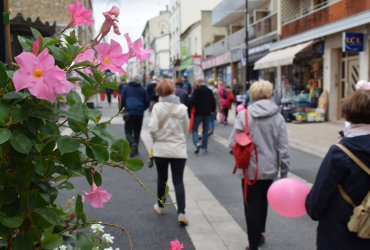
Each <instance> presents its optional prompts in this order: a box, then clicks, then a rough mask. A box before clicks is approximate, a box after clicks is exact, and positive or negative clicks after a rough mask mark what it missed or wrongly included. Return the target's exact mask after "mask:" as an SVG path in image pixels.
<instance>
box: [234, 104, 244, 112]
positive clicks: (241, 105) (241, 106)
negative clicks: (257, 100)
mask: <svg viewBox="0 0 370 250" xmlns="http://www.w3.org/2000/svg"><path fill="white" fill-rule="evenodd" d="M244 109H245V106H244V105H243V104H239V105H238V106H237V107H236V113H239V112H240V111H242V110H244Z"/></svg>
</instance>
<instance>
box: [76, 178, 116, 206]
mask: <svg viewBox="0 0 370 250" xmlns="http://www.w3.org/2000/svg"><path fill="white" fill-rule="evenodd" d="M85 195H86V196H84V197H83V198H82V202H86V201H88V202H90V204H91V206H92V207H95V208H103V207H104V206H103V203H104V202H108V201H109V200H110V198H112V195H111V194H110V193H108V192H107V191H106V190H104V189H103V188H101V187H97V186H96V185H95V183H93V184H92V185H91V192H90V193H87V192H85Z"/></svg>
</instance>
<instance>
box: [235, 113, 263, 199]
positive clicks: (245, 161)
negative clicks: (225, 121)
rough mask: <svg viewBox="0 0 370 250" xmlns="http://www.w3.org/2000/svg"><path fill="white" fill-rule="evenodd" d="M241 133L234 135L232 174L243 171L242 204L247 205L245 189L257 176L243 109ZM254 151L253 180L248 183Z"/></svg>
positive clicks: (254, 181)
mask: <svg viewBox="0 0 370 250" xmlns="http://www.w3.org/2000/svg"><path fill="white" fill-rule="evenodd" d="M244 127H245V128H244V132H243V133H237V134H236V135H235V144H234V146H233V149H232V152H233V156H234V159H235V167H234V170H233V174H235V172H236V170H237V169H242V170H243V175H244V190H243V193H244V202H245V203H246V204H247V188H248V185H253V184H255V183H256V181H257V176H258V153H257V148H256V145H255V144H254V142H253V141H252V139H251V137H250V134H249V128H248V109H245V126H244ZM253 151H255V154H256V174H255V175H254V180H253V181H250V180H249V177H248V166H249V161H250V159H251V155H252V152H253Z"/></svg>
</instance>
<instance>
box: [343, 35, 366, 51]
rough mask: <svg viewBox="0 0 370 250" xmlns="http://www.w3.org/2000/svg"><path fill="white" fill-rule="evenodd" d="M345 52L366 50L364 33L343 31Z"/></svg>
mask: <svg viewBox="0 0 370 250" xmlns="http://www.w3.org/2000/svg"><path fill="white" fill-rule="evenodd" d="M342 49H343V52H361V51H364V34H363V33H353V32H343V44H342Z"/></svg>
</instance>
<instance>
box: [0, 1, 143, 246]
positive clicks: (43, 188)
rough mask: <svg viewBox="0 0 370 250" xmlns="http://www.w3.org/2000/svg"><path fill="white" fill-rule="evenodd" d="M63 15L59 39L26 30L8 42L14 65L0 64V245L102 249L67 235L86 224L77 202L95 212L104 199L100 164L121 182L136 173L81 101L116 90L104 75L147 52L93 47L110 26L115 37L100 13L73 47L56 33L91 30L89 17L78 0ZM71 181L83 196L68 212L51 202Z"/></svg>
mask: <svg viewBox="0 0 370 250" xmlns="http://www.w3.org/2000/svg"><path fill="white" fill-rule="evenodd" d="M68 11H69V12H70V14H71V20H70V22H69V23H68V25H67V27H66V28H65V29H64V30H63V31H62V32H60V33H59V34H58V35H55V36H52V37H43V36H42V35H41V34H40V33H39V32H38V31H37V30H36V29H32V33H33V37H34V39H27V38H24V37H18V40H19V42H20V44H21V45H22V47H23V49H24V51H23V52H22V53H21V54H19V55H18V56H16V57H15V62H16V63H15V64H14V63H12V62H8V64H3V63H0V248H1V247H6V248H7V249H22V250H25V249H26V250H27V249H72V248H76V249H92V248H93V247H97V246H101V247H105V245H104V246H103V245H102V244H103V243H102V242H100V243H97V242H94V240H93V239H92V238H91V237H89V236H88V235H87V234H85V233H83V232H77V233H76V230H77V229H79V228H81V227H85V226H87V225H89V224H91V223H89V222H88V221H87V219H86V215H85V213H84V210H83V206H84V203H85V202H90V204H91V206H93V207H95V208H102V207H103V205H104V203H105V202H108V201H109V200H110V199H111V194H110V193H109V192H108V191H107V190H105V189H104V188H103V187H102V177H101V171H102V169H103V167H104V166H110V167H116V168H120V169H123V170H125V171H127V172H128V173H130V174H131V175H133V171H137V170H140V169H141V168H142V167H143V162H142V161H141V160H140V159H135V158H130V157H129V155H130V146H129V143H128V142H127V141H126V140H124V139H116V138H114V137H113V135H111V133H110V132H109V130H108V129H107V126H108V125H109V124H110V122H111V120H112V119H113V117H112V118H111V119H109V120H105V121H104V120H102V113H101V111H99V110H96V109H90V108H88V107H87V105H86V103H87V100H89V98H91V97H92V96H94V95H95V94H97V93H98V92H99V91H102V90H103V89H105V88H112V89H114V88H116V84H115V83H112V82H110V81H109V78H108V76H107V74H106V70H109V71H111V72H113V73H119V74H122V73H124V70H123V68H122V66H123V65H124V64H126V63H127V62H128V60H129V59H130V58H132V57H135V56H136V55H138V56H139V57H140V60H143V59H146V58H147V57H148V53H149V52H148V51H147V50H144V49H142V43H140V42H134V45H132V43H131V45H130V46H131V47H132V48H130V49H129V51H128V52H127V53H123V51H122V48H121V45H120V44H119V43H118V42H116V41H114V40H112V41H111V42H110V43H100V41H101V40H102V38H103V37H104V36H106V35H107V34H108V32H109V31H110V30H111V29H112V28H113V29H114V32H115V33H117V34H120V32H119V29H118V25H117V22H118V19H117V17H118V15H119V9H118V8H117V7H113V8H112V9H111V10H110V11H108V12H104V13H103V15H104V16H105V18H106V20H105V22H104V24H103V25H102V29H101V31H100V33H99V34H98V36H97V37H96V38H95V39H94V41H93V43H92V44H90V45H86V46H85V47H82V46H80V45H79V44H78V39H77V38H76V35H75V31H71V32H69V34H64V32H65V31H66V30H67V29H69V28H72V27H74V26H80V25H91V24H92V22H93V20H92V19H91V14H92V11H91V10H89V9H86V8H85V7H84V6H83V4H82V3H80V2H79V1H78V0H76V2H75V3H74V4H71V5H69V6H68ZM127 37H128V35H127V36H126V39H127ZM140 41H141V40H140ZM130 42H131V40H130ZM9 49H10V48H8V50H9ZM8 53H9V51H8ZM10 54H11V52H10ZM77 83H78V84H77ZM79 89H80V90H81V91H80V92H82V97H81V95H80V94H78V90H79ZM61 95H65V96H66V101H67V104H68V109H67V110H62V109H59V108H58V107H57V105H55V102H56V101H57V100H59V99H60V98H61ZM117 115H119V113H118V114H117ZM81 176H84V177H85V178H86V180H87V181H88V183H89V184H90V186H91V191H90V192H89V193H87V192H85V194H84V195H83V196H81V195H77V197H76V199H75V202H74V208H73V209H72V210H66V209H65V208H63V207H61V206H59V205H58V204H56V198H57V197H58V193H59V192H60V190H62V189H74V186H73V184H72V183H71V182H70V179H71V178H74V177H81ZM133 176H134V175H133ZM95 228H96V226H95ZM123 231H124V230H123ZM102 239H104V240H103V241H105V243H104V244H106V245H107V246H109V243H111V241H112V237H111V236H109V235H105V236H104V235H102ZM99 244H100V245H99ZM67 246H68V247H67ZM100 249H102V248H100ZM108 249H109V248H108Z"/></svg>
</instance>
